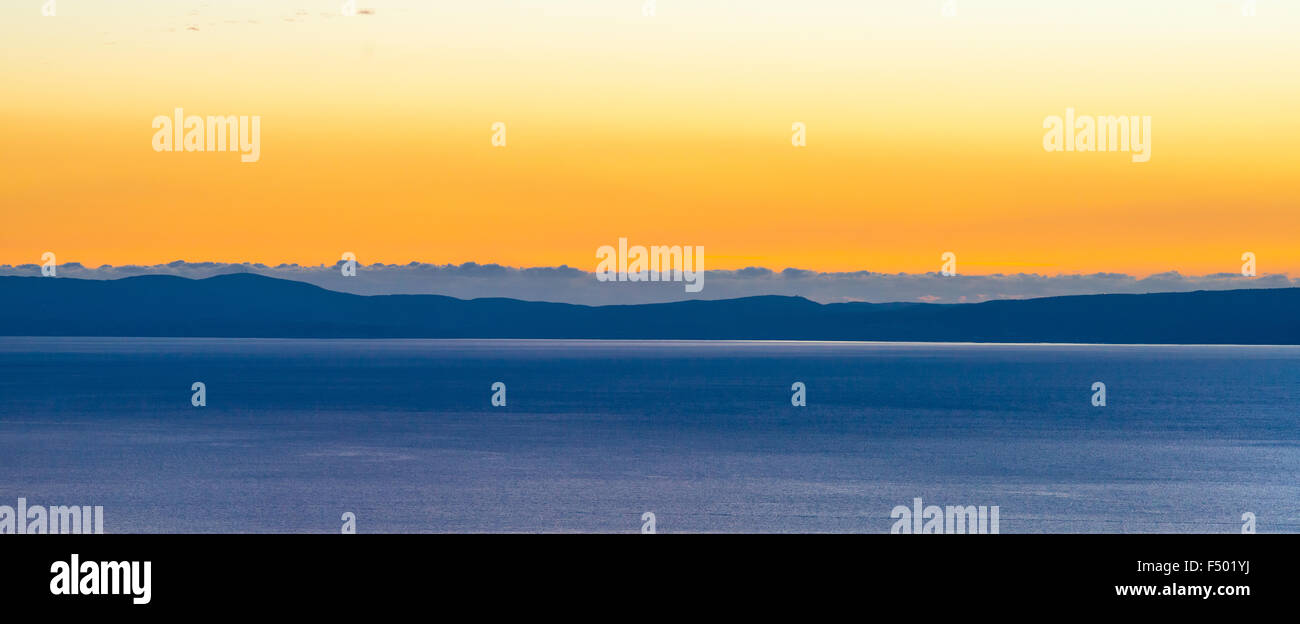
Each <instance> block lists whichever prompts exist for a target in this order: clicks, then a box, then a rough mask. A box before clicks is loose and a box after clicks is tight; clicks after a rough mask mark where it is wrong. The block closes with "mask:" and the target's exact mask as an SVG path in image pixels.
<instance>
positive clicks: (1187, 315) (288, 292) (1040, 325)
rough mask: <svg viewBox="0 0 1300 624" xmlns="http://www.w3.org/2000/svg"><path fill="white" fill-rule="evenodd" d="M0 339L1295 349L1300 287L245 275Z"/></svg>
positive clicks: (14, 323) (113, 293) (91, 284)
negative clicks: (829, 286) (889, 295)
mask: <svg viewBox="0 0 1300 624" xmlns="http://www.w3.org/2000/svg"><path fill="white" fill-rule="evenodd" d="M0 304H2V305H0V335H9V336H209V337H218V336H221V337H280V338H628V339H634V338H635V339H704V340H723V339H756V340H758V339H762V340H778V339H780V340H892V341H971V342H1094V343H1183V344H1193V343H1196V344H1300V288H1278V289H1248V290H1228V291H1197V292H1186V293H1156V294H1145V295H1083V296H1071V297H1048V298H1042V299H1025V300H1002V301H989V302H984V303H970V304H943V305H941V304H925V303H886V304H872V303H836V304H819V303H815V302H813V301H809V300H807V299H804V298H801V297H779V296H765V297H746V298H742V299H726V300H717V301H703V300H696V301H683V302H677V303H660V304H644V305H627V306H598V307H592V306H580V305H571V304H564V303H541V302H529V301H518V300H514V299H473V300H468V301H467V300H462V299H454V298H451V297H443V296H440V295H381V296H361V295H352V294H347V293H340V292H334V291H329V290H325V289H322V288H319V287H317V286H312V285H310V284H304V283H301V282H293V281H287V280H280V279H275V278H270V277H264V276H260V275H254V274H249V273H241V274H233V275H221V276H217V277H211V278H208V279H201V280H190V279H185V278H181V277H172V276H162V275H153V276H141V277H129V278H125V279H119V280H79V279H67V278H44V277H0Z"/></svg>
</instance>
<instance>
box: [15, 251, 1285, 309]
mask: <svg viewBox="0 0 1300 624" xmlns="http://www.w3.org/2000/svg"><path fill="white" fill-rule="evenodd" d="M340 264H341V263H340ZM226 273H257V274H260V275H266V276H269V277H277V278H281V279H289V280H296V281H301V282H307V283H310V284H315V285H317V286H320V287H322V288H327V289H329V290H336V291H340V292H349V293H355V294H361V295H380V294H439V295H448V296H451V297H457V298H460V299H476V298H480V297H508V298H512V299H523V300H528V301H555V302H564V303H577V304H586V305H613V304H639V303H659V302H667V301H681V300H684V299H731V298H735V297H747V296H753V295H790V296H801V297H806V298H808V299H811V300H813V301H817V302H821V303H836V302H845V301H868V302H873V303H884V302H895V301H914V302H931V303H973V302H979V301H988V300H991V299H1025V298H1032V297H1051V296H1058V295H1088V294H1101V293H1134V294H1136V293H1150V292H1186V291H1193V290H1231V289H1237V288H1287V287H1296V286H1300V278H1296V279H1292V278H1290V277H1288V276H1287V275H1281V274H1272V275H1261V276H1259V277H1255V278H1247V277H1242V276H1241V275H1236V274H1231V273H1220V274H1213V275H1201V276H1189V275H1181V274H1179V273H1177V272H1166V273H1158V274H1154V275H1150V276H1146V277H1140V278H1139V277H1135V276H1132V275H1125V274H1120V273H1094V274H1087V275H1082V274H1076V275H1054V276H1048V275H1038V274H1033V273H1017V274H993V275H958V276H953V277H944V276H941V275H939V274H938V273H910V274H909V273H889V274H887V273H874V272H870V271H855V272H846V273H823V272H817V271H808V270H804V269H794V268H788V269H784V270H781V271H773V270H771V269H766V268H761V267H750V268H746V269H740V270H735V271H712V270H711V271H708V272H707V274H706V276H705V279H704V289H703V291H702V292H700V293H695V294H692V293H687V292H684V290H683V288H682V284H681V282H599V281H597V280H596V277H595V275H594V274H593V273H590V272H587V271H582V270H579V269H575V268H572V267H568V266H559V267H532V268H515V267H506V266H501V265H496V264H477V263H473V262H468V263H465V264H461V265H433V264H423V263H418V262H412V263H409V264H402V265H398V264H371V265H361V264H358V266H357V274H356V276H355V277H344V276H343V275H342V274H341V272H340V270H339V265H334V266H304V265H297V264H281V265H278V266H268V265H263V264H250V263H224V262H186V261H182V260H177V261H175V262H171V263H168V264H159V265H152V266H137V265H126V266H116V267H115V266H108V265H104V266H100V267H93V268H92V267H86V266H82V265H81V264H79V263H76V262H68V263H63V264H60V265H58V277H69V278H80V279H119V278H123V277H131V276H136V275H177V276H181V277H188V278H194V279H198V278H205V277H211V276H213V275H221V274H226ZM40 274H41V269H40V266H39V265H36V264H25V265H18V266H10V265H0V275H30V276H39V275H40Z"/></svg>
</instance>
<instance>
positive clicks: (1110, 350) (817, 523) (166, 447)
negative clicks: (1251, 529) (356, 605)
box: [0, 337, 1300, 533]
mask: <svg viewBox="0 0 1300 624" xmlns="http://www.w3.org/2000/svg"><path fill="white" fill-rule="evenodd" d="M196 381H199V382H203V383H204V384H206V386H207V406H206V407H201V408H196V407H193V406H191V404H190V398H191V394H192V392H191V390H190V388H191V384H192V383H194V382H196ZM497 381H501V382H504V383H505V384H506V386H507V390H506V399H507V405H506V406H505V407H492V405H491V396H492V389H491V386H492V384H493V383H494V382H497ZM796 381H801V382H803V383H804V384H805V385H806V386H807V402H808V405H807V406H806V407H793V406H791V404H790V397H791V394H792V392H791V390H790V387H791V384H793V383H794V382H796ZM1096 381H1102V382H1104V383H1105V384H1106V390H1107V405H1106V406H1105V407H1093V406H1092V404H1091V398H1092V395H1093V392H1092V390H1091V386H1092V384H1093V382H1096ZM19 497H24V498H26V499H27V500H28V504H29V505H37V504H39V505H102V506H103V507H104V517H105V530H106V531H107V532H112V533H122V532H322V533H336V532H338V531H339V529H340V525H341V524H342V523H341V521H340V516H341V515H342V514H343V513H344V512H353V513H355V514H356V517H357V530H358V532H440V531H455V532H465V531H473V532H477V531H511V532H515V531H519V532H539V531H541V532H555V531H559V532H563V531H599V532H636V531H639V530H640V527H641V515H642V513H643V512H645V511H652V512H654V513H655V515H656V524H657V529H658V531H659V532H660V533H670V532H698V531H706V532H734V531H745V532H786V531H796V532H873V533H886V532H888V531H889V529H890V526H891V525H892V524H893V520H891V518H890V511H891V509H892V508H893V507H895V506H896V505H908V506H910V505H911V504H912V499H913V498H916V497H920V498H922V499H923V500H924V502H925V504H927V505H929V504H936V505H998V506H999V509H1000V519H1001V527H1000V528H1001V531H1002V532H1003V533H1015V532H1215V533H1235V532H1239V531H1240V529H1241V524H1242V521H1241V516H1242V514H1243V513H1245V512H1252V513H1254V514H1256V516H1257V518H1258V530H1259V531H1260V532H1280V531H1287V532H1296V531H1300V348H1294V347H1231V346H1229V347H1194V346H1181V347H1180V346H1174V347H1165V346H1065V345H1027V346H1011V345H965V344H888V343H848V344H845V343H782V342H721V343H705V342H606V341H454V340H453V341H443V340H384V341H380V340H375V341H367V340H245V339H135V338H127V339H122V338H12V337H4V338H0V505H9V506H11V507H12V506H16V505H17V499H18V498H19Z"/></svg>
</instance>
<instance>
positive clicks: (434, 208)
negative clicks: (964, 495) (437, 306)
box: [0, 0, 1300, 278]
mask: <svg viewBox="0 0 1300 624" xmlns="http://www.w3.org/2000/svg"><path fill="white" fill-rule="evenodd" d="M44 4H46V0H10V1H7V2H5V3H3V5H0V51H2V52H3V58H4V59H5V60H4V62H3V63H0V85H4V86H3V93H4V97H2V98H0V140H3V142H4V148H3V150H0V171H3V172H4V175H3V176H0V216H2V217H3V219H2V222H3V226H2V227H0V264H9V265H24V264H30V263H37V262H39V259H40V257H41V254H42V253H44V252H46V251H52V252H55V253H56V254H57V255H58V258H59V260H60V262H79V263H82V264H84V265H86V266H99V265H103V264H110V265H129V264H140V265H150V264H161V263H168V262H172V261H175V260H186V261H189V262H231V263H241V262H252V263H265V264H267V265H272V266H274V265H278V264H281V263H299V264H305V265H320V264H326V265H331V266H332V265H333V263H334V262H335V261H337V260H338V259H339V257H340V254H341V253H342V252H345V251H350V252H353V253H355V254H356V256H357V258H358V259H359V261H360V262H362V263H365V264H374V263H391V264H406V263H409V262H420V263H431V264H436V265H444V264H455V265H460V264H462V263H466V262H475V263H480V264H490V263H495V264H500V265H504V266H508V267H538V266H561V265H567V266H569V267H577V268H578V269H580V270H582V271H592V270H594V269H595V265H596V258H595V251H596V249H597V248H598V247H600V246H602V245H613V244H616V243H617V240H618V239H619V238H621V237H622V238H627V239H629V240H630V241H632V242H633V243H634V244H636V243H640V244H644V245H661V244H662V245H674V244H675V245H698V246H703V247H704V248H705V250H706V253H707V258H708V259H707V268H708V269H720V270H736V269H742V268H745V267H766V268H770V269H772V270H774V271H781V270H782V269H784V268H788V267H797V268H800V269H804V270H809V271H815V272H856V271H875V272H882V273H897V272H904V273H927V272H934V271H937V270H939V268H940V264H941V259H940V258H941V254H942V253H944V252H947V251H952V252H954V253H955V254H956V256H957V258H958V267H959V270H960V272H961V273H962V274H973V275H979V274H996V273H1006V274H1019V273H1034V274H1043V275H1057V274H1067V275H1068V274H1095V273H1121V274H1125V275H1128V276H1133V277H1134V278H1141V277H1144V276H1150V275H1153V274H1163V273H1165V272H1169V271H1178V272H1180V273H1182V274H1186V275H1213V274H1220V273H1236V272H1238V271H1239V270H1240V267H1241V264H1242V263H1241V255H1242V253H1243V252H1247V251H1249V252H1252V253H1254V254H1256V257H1257V258H1258V271H1259V274H1260V275H1261V276H1263V275H1269V274H1283V273H1286V274H1291V275H1300V243H1297V240H1300V238H1298V235H1300V184H1297V183H1296V180H1297V179H1300V175H1297V172H1298V171H1300V156H1298V155H1297V153H1296V143H1297V137H1300V120H1298V118H1297V112H1298V111H1300V36H1297V32H1300V3H1297V2H1292V1H1283V0H1276V1H1270V0H1258V2H1257V3H1255V5H1254V12H1255V15H1253V16H1248V15H1243V8H1244V5H1246V4H1247V3H1244V2H1241V1H1227V0H1207V1H1199V0H1176V1H1175V0H1145V1H1142V0H1126V1H1112V0H1089V1H1083V0H1077V1H1076V0H1060V1H1055V2H1049V1H1042V0H1035V1H1032V2H1030V1H1011V0H1004V1H993V0H990V1H977V0H957V1H956V2H955V4H954V6H955V8H956V10H955V14H951V15H948V16H945V15H944V14H943V13H944V12H943V10H942V7H943V5H944V4H945V3H944V2H943V1H942V0H934V1H916V2H898V1H891V2H872V1H865V0H856V1H853V2H848V1H821V2H819V1H816V0H803V1H800V2H773V1H760V0H745V1H740V0H736V1H712V0H692V1H690V2H687V1H685V0H682V1H673V0H659V1H657V2H654V3H653V4H654V11H653V13H654V14H653V15H646V14H644V13H645V11H643V9H644V8H645V6H644V5H645V4H646V3H645V1H644V0H626V1H624V0H605V1H594V0H593V1H586V0H555V1H550V2H541V1H516V2H503V1H494V0H479V1H475V2H433V1H429V0H424V1H415V0H357V2H356V7H357V9H358V11H357V13H358V14H357V15H355V16H344V15H342V12H343V6H342V5H343V3H342V2H341V1H334V0H327V1H302V0H290V1H284V2H280V1H275V0H265V1H243V0H226V1H222V0H203V1H186V0H169V1H163V0H114V1H112V2H105V1H103V0H55V5H54V8H55V11H54V12H55V15H53V16H43V15H42V14H41V13H42V6H43V5H44ZM1247 12H1249V11H1247ZM949 13H954V12H953V11H950V12H949ZM177 107H181V108H183V109H184V110H185V111H186V114H197V115H222V116H225V115H248V116H254V115H255V116H259V117H260V119H261V122H260V123H261V125H260V130H261V133H260V158H259V159H258V160H257V161H256V162H248V163H246V162H241V160H240V158H239V157H238V156H237V155H236V154H234V153H213V152H207V153H200V152H184V151H174V152H165V151H164V152H158V151H155V150H154V149H153V146H152V143H151V140H152V139H153V136H154V132H155V131H154V129H153V127H151V121H152V120H153V119H154V118H155V117H156V116H159V115H171V114H172V111H173V109H175V108H177ZM1067 108H1070V109H1074V110H1075V111H1076V112H1077V114H1079V115H1103V116H1104V115H1136V116H1150V118H1151V126H1152V132H1151V137H1150V138H1151V150H1150V155H1151V158H1150V160H1149V161H1147V162H1133V160H1132V159H1131V158H1130V155H1129V154H1127V153H1118V152H1048V151H1045V150H1044V149H1043V137H1044V132H1045V130H1044V127H1043V124H1044V120H1045V119H1046V118H1048V117H1049V116H1053V115H1055V116H1064V115H1065V114H1066V110H1067ZM497 122H500V123H504V124H505V128H506V145H504V146H500V147H498V146H494V145H493V144H492V137H493V129H492V126H493V124H494V123H497ZM796 122H798V123H802V124H804V127H805V128H806V146H802V147H796V146H794V145H792V125H793V124H794V123H796Z"/></svg>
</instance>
